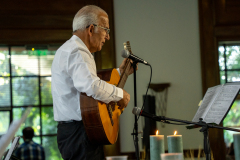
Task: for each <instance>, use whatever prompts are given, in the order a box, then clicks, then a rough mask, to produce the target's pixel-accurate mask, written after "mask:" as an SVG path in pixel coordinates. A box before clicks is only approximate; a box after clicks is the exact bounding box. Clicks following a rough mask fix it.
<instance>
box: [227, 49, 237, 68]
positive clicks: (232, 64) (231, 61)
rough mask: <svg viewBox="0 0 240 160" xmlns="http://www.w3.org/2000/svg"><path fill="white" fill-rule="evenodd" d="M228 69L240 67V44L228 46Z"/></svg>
mask: <svg viewBox="0 0 240 160" xmlns="http://www.w3.org/2000/svg"><path fill="white" fill-rule="evenodd" d="M226 60H227V69H239V68H240V52H239V46H226Z"/></svg>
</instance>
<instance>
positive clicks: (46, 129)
mask: <svg viewBox="0 0 240 160" xmlns="http://www.w3.org/2000/svg"><path fill="white" fill-rule="evenodd" d="M42 133H43V134H56V133H57V122H56V121H54V118H53V107H42Z"/></svg>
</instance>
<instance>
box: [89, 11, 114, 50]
mask: <svg viewBox="0 0 240 160" xmlns="http://www.w3.org/2000/svg"><path fill="white" fill-rule="evenodd" d="M96 25H98V26H100V27H98V26H94V32H93V36H92V40H91V48H92V51H93V52H96V51H100V50H101V49H102V46H103V45H104V43H105V42H106V40H109V39H110V36H109V34H107V31H106V30H105V29H103V28H101V27H104V28H109V22H108V17H107V16H106V15H103V16H101V18H100V20H99V23H98V24H96Z"/></svg>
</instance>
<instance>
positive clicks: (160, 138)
mask: <svg viewBox="0 0 240 160" xmlns="http://www.w3.org/2000/svg"><path fill="white" fill-rule="evenodd" d="M161 153H165V149H164V135H158V131H157V133H156V135H150V160H161V157H160V154H161Z"/></svg>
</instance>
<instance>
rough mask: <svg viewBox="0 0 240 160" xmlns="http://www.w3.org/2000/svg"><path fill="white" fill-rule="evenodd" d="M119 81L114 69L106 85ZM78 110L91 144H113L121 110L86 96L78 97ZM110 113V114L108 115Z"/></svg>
mask: <svg viewBox="0 0 240 160" xmlns="http://www.w3.org/2000/svg"><path fill="white" fill-rule="evenodd" d="M119 80H120V76H119V73H118V71H117V70H116V69H113V70H112V72H111V77H110V81H108V83H110V84H113V85H117V84H118V82H119ZM80 106H81V107H80V108H81V114H82V120H83V124H84V127H85V130H86V133H87V135H88V138H89V140H90V141H91V142H92V143H97V144H114V143H115V142H116V141H117V137H118V131H119V118H120V115H121V113H122V110H120V109H118V106H117V105H115V104H114V105H111V106H110V105H108V104H105V103H103V102H100V101H97V100H95V99H93V98H92V97H88V96H87V95H86V94H81V95H80ZM110 112H111V113H110Z"/></svg>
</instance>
